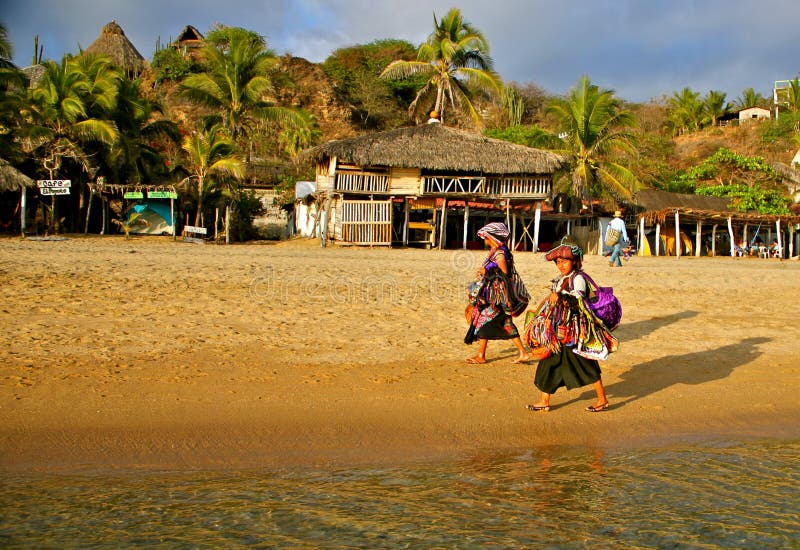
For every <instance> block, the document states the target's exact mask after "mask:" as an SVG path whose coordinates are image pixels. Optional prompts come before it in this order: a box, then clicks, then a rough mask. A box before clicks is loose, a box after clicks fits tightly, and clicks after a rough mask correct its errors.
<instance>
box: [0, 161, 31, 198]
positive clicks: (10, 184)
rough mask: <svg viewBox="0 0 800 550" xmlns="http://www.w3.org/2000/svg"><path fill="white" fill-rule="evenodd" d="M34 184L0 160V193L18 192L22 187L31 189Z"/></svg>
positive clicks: (6, 162)
mask: <svg viewBox="0 0 800 550" xmlns="http://www.w3.org/2000/svg"><path fill="white" fill-rule="evenodd" d="M34 185H36V182H35V181H33V180H32V179H31V178H29V177H28V176H26V175H25V174H23V173H22V172H20V171H19V170H17V169H16V168H14V167H13V166H11V164H9V162H8V161H7V160H5V159H2V158H0V191H19V190H21V189H22V188H23V187H33V186H34Z"/></svg>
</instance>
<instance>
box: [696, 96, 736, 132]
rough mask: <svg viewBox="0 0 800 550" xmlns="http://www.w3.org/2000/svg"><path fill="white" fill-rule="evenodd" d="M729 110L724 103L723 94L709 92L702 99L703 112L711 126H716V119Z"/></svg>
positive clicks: (729, 106)
mask: <svg viewBox="0 0 800 550" xmlns="http://www.w3.org/2000/svg"><path fill="white" fill-rule="evenodd" d="M730 108H731V104H730V103H728V102H727V101H726V94H725V92H720V91H717V90H710V91H709V92H708V94H706V97H705V98H704V99H703V110H704V111H705V114H706V117H707V118H708V120H709V121H710V122H711V125H712V126H716V125H717V119H719V118H720V117H721V116H723V115H725V114H726V113H727V112H728V111H729V110H730Z"/></svg>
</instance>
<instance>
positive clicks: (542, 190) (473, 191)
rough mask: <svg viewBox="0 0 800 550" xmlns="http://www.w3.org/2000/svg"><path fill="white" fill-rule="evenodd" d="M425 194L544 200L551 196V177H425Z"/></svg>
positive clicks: (423, 187)
mask: <svg viewBox="0 0 800 550" xmlns="http://www.w3.org/2000/svg"><path fill="white" fill-rule="evenodd" d="M422 179H423V186H422V189H423V193H430V194H445V195H446V194H454V195H494V196H500V197H535V198H544V197H546V196H548V195H549V194H550V188H551V186H552V183H551V181H550V178H549V177H545V176H540V177H504V178H500V177H488V178H485V177H479V176H474V177H465V176H423V178H422Z"/></svg>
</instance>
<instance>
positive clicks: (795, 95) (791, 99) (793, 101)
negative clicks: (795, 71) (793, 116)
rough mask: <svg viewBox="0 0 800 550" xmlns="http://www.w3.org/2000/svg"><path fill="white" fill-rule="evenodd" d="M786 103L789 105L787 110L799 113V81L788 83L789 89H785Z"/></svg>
mask: <svg viewBox="0 0 800 550" xmlns="http://www.w3.org/2000/svg"><path fill="white" fill-rule="evenodd" d="M786 101H787V103H788V104H789V110H790V111H792V112H795V113H796V112H798V111H800V79H799V78H796V77H795V79H794V80H790V81H789V87H788V88H786Z"/></svg>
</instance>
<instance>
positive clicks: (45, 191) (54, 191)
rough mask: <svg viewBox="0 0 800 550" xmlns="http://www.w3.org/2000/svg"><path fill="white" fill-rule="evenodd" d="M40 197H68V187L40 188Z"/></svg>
mask: <svg viewBox="0 0 800 550" xmlns="http://www.w3.org/2000/svg"><path fill="white" fill-rule="evenodd" d="M39 193H40V194H41V195H69V187H42V188H41V189H39Z"/></svg>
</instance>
